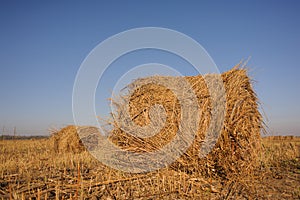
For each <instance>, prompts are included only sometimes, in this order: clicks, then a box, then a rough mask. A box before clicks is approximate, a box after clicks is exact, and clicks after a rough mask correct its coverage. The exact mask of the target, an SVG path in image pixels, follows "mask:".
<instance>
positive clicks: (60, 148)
mask: <svg viewBox="0 0 300 200" xmlns="http://www.w3.org/2000/svg"><path fill="white" fill-rule="evenodd" d="M50 140H51V142H52V145H53V150H54V151H55V152H56V153H68V152H71V153H80V152H83V151H85V147H84V145H83V143H82V141H81V140H80V138H79V136H78V134H77V128H76V126H73V125H70V126H66V127H64V128H62V129H61V130H59V131H57V132H54V133H53V134H52V136H51V138H50Z"/></svg>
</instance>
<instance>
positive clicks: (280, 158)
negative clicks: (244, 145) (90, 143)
mask: <svg viewBox="0 0 300 200" xmlns="http://www.w3.org/2000/svg"><path fill="white" fill-rule="evenodd" d="M0 151H1V154H0V199H300V160H299V159H300V137H265V138H263V140H262V150H261V152H258V154H259V156H260V163H259V166H258V167H257V168H256V169H255V172H254V173H252V174H251V175H249V176H245V177H234V176H232V177H230V178H227V179H222V178H217V177H205V176H201V175H199V174H194V173H186V172H184V171H178V170H174V169H171V168H164V169H161V170H158V171H155V172H151V173H144V174H128V173H123V172H120V171H117V170H113V169H111V168H108V167H106V166H104V165H102V164H101V163H100V162H98V161H97V160H96V159H94V158H93V157H92V156H91V155H90V154H89V153H88V152H86V151H84V152H81V153H70V152H69V153H68V152H67V153H57V152H54V151H53V150H52V148H51V145H50V143H49V139H31V140H1V141H0ZM245 167H247V166H245Z"/></svg>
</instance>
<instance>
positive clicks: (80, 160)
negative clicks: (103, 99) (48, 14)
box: [0, 68, 300, 199]
mask: <svg viewBox="0 0 300 200" xmlns="http://www.w3.org/2000/svg"><path fill="white" fill-rule="evenodd" d="M166 78H167V77H159V79H166ZM147 79H148V78H146V79H141V80H137V81H136V82H133V93H131V95H129V96H123V97H121V98H124V99H127V100H128V102H129V114H130V119H131V120H132V121H133V122H134V123H135V124H137V125H139V127H144V126H147V125H149V123H150V122H151V119H152V118H151V116H155V115H153V113H152V114H151V109H150V108H151V106H155V105H157V104H161V105H162V106H163V108H164V110H165V124H164V125H163V126H162V129H160V130H159V132H158V133H157V134H156V135H154V136H151V137H145V138H141V137H137V136H132V135H129V134H127V133H126V132H125V131H123V129H121V128H120V126H119V124H117V123H113V125H114V128H113V130H112V132H111V133H110V135H108V139H109V140H110V141H111V142H112V143H114V144H115V145H116V146H118V147H119V148H120V149H123V150H126V152H138V153H141V154H142V153H149V152H150V153H151V152H155V151H157V150H158V149H160V148H162V147H163V146H165V145H166V144H168V143H170V141H172V140H173V139H174V138H175V137H176V133H177V130H178V129H180V128H178V127H180V126H179V124H180V123H181V121H182V120H185V118H181V117H180V116H181V113H183V112H184V111H182V110H181V108H182V107H181V105H180V102H179V100H178V99H176V96H175V95H174V93H172V92H171V91H170V90H168V89H167V88H165V87H163V86H161V85H156V84H147V85H144V86H143V87H139V88H135V87H134V84H139V81H145V80H147ZM156 80H157V79H156ZM172 80H173V81H172V82H173V83H174V84H176V83H177V82H179V81H178V80H177V79H176V77H175V78H174V77H173V79H172ZM185 80H187V81H188V82H189V83H190V84H191V86H192V90H193V91H194V92H195V97H196V100H197V101H196V102H197V104H199V107H201V108H202V109H201V113H200V114H201V118H200V120H199V122H196V123H197V124H198V127H199V128H198V129H196V135H195V137H194V138H193V139H194V140H193V141H192V142H191V145H190V146H189V148H188V149H187V151H186V152H185V153H184V154H183V155H181V157H179V158H178V159H177V160H176V161H175V162H174V163H172V164H171V165H169V166H165V167H163V168H160V169H157V170H154V171H150V172H147V173H126V172H122V171H119V170H116V169H112V168H110V167H107V166H105V165H104V164H102V163H101V162H99V161H98V160H97V159H95V158H94V157H93V156H92V154H91V152H93V151H94V150H95V151H96V150H97V149H99V148H101V147H102V146H101V145H99V144H101V143H99V142H100V140H99V138H97V137H96V136H95V135H88V134H86V135H84V134H85V133H89V131H90V132H93V133H95V130H97V129H95V128H93V127H88V126H86V127H76V126H67V127H65V128H63V129H61V130H59V131H55V132H54V133H53V134H52V136H51V137H50V139H34V140H2V141H0V150H1V155H0V160H1V163H0V199H1V198H2V199H297V198H300V187H299V185H300V177H299V176H300V162H299V159H300V139H299V137H267V138H263V139H261V137H260V133H261V132H262V131H263V122H262V117H261V115H260V113H259V111H258V102H257V101H258V100H257V98H256V95H255V93H254V91H253V90H252V86H251V80H250V79H249V77H248V76H247V73H246V70H244V69H238V68H234V69H232V70H230V71H228V72H226V73H223V74H222V76H221V80H222V81H223V83H224V89H225V98H226V103H225V99H224V103H225V110H224V112H225V117H224V120H223V121H224V123H223V126H222V127H221V128H222V129H221V133H220V136H219V137H218V140H217V141H216V144H215V145H213V147H214V148H212V149H211V152H209V153H208V155H207V156H206V157H204V158H201V157H199V149H201V147H202V146H203V144H204V141H205V138H206V137H207V132H208V130H209V129H210V122H211V121H212V118H213V117H212V116H213V115H212V113H214V112H215V111H214V108H213V107H215V106H216V107H217V108H219V106H220V105H218V104H216V103H215V102H218V101H219V100H220V98H219V96H214V97H213V98H216V101H215V102H214V101H213V100H211V99H212V98H210V97H212V96H213V95H214V92H213V93H211V92H212V91H211V90H209V89H208V87H207V85H206V83H207V82H205V81H211V82H209V83H208V84H211V85H214V82H216V75H205V76H195V77H185ZM184 100H186V99H183V101H184ZM114 103H115V105H116V106H117V107H118V106H119V105H120V104H118V103H119V102H118V101H116V102H114ZM120 113H122V112H120ZM155 120H156V121H158V124H159V123H160V122H159V120H158V119H157V118H155ZM150 124H151V123H150ZM215 124H216V123H212V126H214V125H215ZM82 130H88V131H87V132H84V131H83V132H82ZM183 130H185V131H187V130H186V129H183ZM213 130H215V129H213ZM77 131H78V133H79V135H80V136H81V138H82V140H80V139H79V136H78V134H77ZM82 133H83V135H82ZM82 136H84V137H82ZM180 139H182V141H183V143H186V142H187V141H186V140H188V139H187V138H186V137H185V135H184V134H183V135H181V138H180ZM208 142H213V141H210V140H209V141H208ZM83 143H84V144H88V147H87V149H88V150H89V151H90V152H89V151H86V147H85V146H83ZM99 146H100V147H99ZM172 150H174V151H176V150H177V149H176V148H174V149H172ZM168 155H169V154H168ZM124 158H125V159H126V157H124ZM148 162H154V161H152V160H149V161H148ZM143 164H144V163H143Z"/></svg>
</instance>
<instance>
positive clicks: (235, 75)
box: [110, 67, 263, 178]
mask: <svg viewBox="0 0 300 200" xmlns="http://www.w3.org/2000/svg"><path fill="white" fill-rule="evenodd" d="M214 76H216V75H205V79H204V77H203V76H200V75H199V76H190V77H185V78H186V80H187V81H188V82H189V83H190V85H191V86H192V89H193V90H194V92H195V94H196V96H197V99H198V104H199V107H200V108H201V110H200V112H201V118H200V121H199V129H198V131H197V134H196V137H195V139H194V141H193V143H192V145H191V146H190V148H189V149H188V150H187V151H186V153H185V154H184V155H182V156H181V158H179V159H178V160H177V161H176V162H175V163H173V164H172V166H171V167H172V168H174V169H176V170H183V171H186V172H189V173H193V172H197V173H201V174H203V175H207V176H215V175H217V176H220V177H223V178H226V177H228V176H231V175H233V176H235V175H237V174H248V173H250V172H251V171H252V170H253V169H254V167H255V166H256V165H257V164H258V155H259V150H260V140H261V139H260V132H261V129H262V124H263V122H262V116H261V114H260V113H259V111H258V102H257V101H258V99H257V97H256V94H255V93H254V91H253V89H252V86H251V81H250V79H249V77H248V76H247V71H246V70H245V69H237V67H235V68H234V69H232V70H230V71H228V72H225V73H223V74H222V75H221V77H222V80H223V83H224V87H225V88H224V89H225V92H226V114H225V119H224V124H223V129H222V131H221V134H220V137H219V138H218V141H217V143H216V145H215V146H214V148H213V150H212V151H211V152H210V153H209V154H208V155H207V156H206V157H204V158H200V157H199V156H198V155H199V149H200V147H201V144H202V143H203V140H204V139H205V136H206V132H207V129H208V127H209V124H210V120H211V110H212V108H211V100H210V94H209V91H208V88H207V85H206V82H205V80H206V79H207V78H210V79H212V80H213V79H214ZM149 78H151V77H149ZM136 81H139V80H136ZM123 98H129V113H130V116H131V119H132V120H133V122H134V123H135V124H136V125H139V126H146V125H148V124H149V123H150V117H149V111H150V108H151V107H152V106H154V105H156V104H160V105H162V106H163V107H164V109H165V111H166V121H165V124H164V126H163V128H162V129H161V130H160V131H159V133H157V134H156V135H154V136H152V137H148V138H139V137H136V136H133V135H130V134H127V133H125V132H124V131H123V130H121V129H120V128H119V127H118V125H117V124H115V128H114V129H113V131H112V132H111V134H110V140H111V141H112V142H113V143H114V144H115V145H117V146H119V147H120V148H122V149H124V150H127V151H134V152H151V151H155V150H158V149H160V148H162V147H163V146H164V145H166V144H168V143H169V142H170V141H171V140H172V138H174V136H175V135H176V133H177V130H178V124H179V123H180V119H181V118H180V116H181V107H180V104H179V102H178V99H177V98H176V96H175V95H174V94H173V92H172V91H171V90H170V89H168V88H166V87H164V86H161V85H156V84H147V85H144V86H142V87H140V88H138V89H135V91H133V92H132V91H131V95H130V96H127V97H123ZM115 103H116V104H118V102H115Z"/></svg>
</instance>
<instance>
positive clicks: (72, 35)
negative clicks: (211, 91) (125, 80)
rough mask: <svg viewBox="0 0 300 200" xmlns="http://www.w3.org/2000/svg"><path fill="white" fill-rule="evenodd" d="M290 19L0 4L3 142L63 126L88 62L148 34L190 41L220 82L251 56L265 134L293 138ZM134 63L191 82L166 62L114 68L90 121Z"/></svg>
mask: <svg viewBox="0 0 300 200" xmlns="http://www.w3.org/2000/svg"><path fill="white" fill-rule="evenodd" d="M299 10H300V2H299V1H296V0H295V1H291V0H287V1H226V2H225V1H126V2H125V1H47V2H46V1H44V2H40V1H26V2H25V1H1V6H0V30H1V31H0V91H1V98H0V128H1V129H2V127H3V126H5V128H6V130H7V132H10V131H11V130H12V127H14V126H16V127H17V131H18V134H33V135H36V134H47V133H48V132H47V130H48V129H49V128H51V127H57V128H58V127H61V126H63V125H66V124H72V123H73V118H72V89H73V84H74V81H75V77H76V73H77V70H78V69H79V67H80V65H81V63H82V62H83V60H84V59H85V57H86V56H87V55H88V54H89V52H90V51H91V50H92V49H93V48H94V47H96V46H97V45H98V44H99V43H100V42H102V41H104V40H105V39H107V38H108V37H110V36H112V35H114V34H117V33H119V32H122V31H126V30H128V29H132V28H138V27H148V26H151V27H164V28H169V29H173V30H177V31H179V32H182V33H184V34H186V35H188V36H190V37H192V38H193V39H195V40H196V41H197V42H199V43H200V44H201V45H202V46H203V47H204V48H205V49H206V50H207V52H208V53H209V54H210V56H211V57H212V58H213V59H214V61H215V62H216V64H217V66H218V67H219V69H220V71H221V72H224V71H227V70H229V69H230V68H231V67H233V66H234V65H235V64H237V63H238V62H239V61H240V60H241V59H247V58H248V57H249V56H251V60H250V62H249V63H248V67H249V68H250V72H249V74H250V76H251V77H252V78H253V79H254V80H255V83H254V88H255V90H256V91H257V94H258V96H259V98H260V102H261V104H262V108H263V109H264V112H265V114H266V121H267V124H268V125H269V129H268V130H269V132H270V133H271V134H294V135H300V106H299V104H298V102H300V94H299V85H300V79H299V78H298V76H299V74H300V66H299V57H300V50H299V47H300V39H299V35H300V13H299ZM122 62H123V63H122ZM144 62H161V63H166V64H169V65H170V66H171V65H172V66H173V67H175V68H177V69H179V70H180V72H181V73H182V74H184V75H195V72H194V71H193V70H190V69H189V68H188V67H187V66H186V65H185V64H184V63H183V62H182V61H180V60H178V59H177V60H176V58H174V60H173V57H172V56H169V55H168V54H166V53H165V54H162V55H161V54H159V52H157V51H152V52H151V51H150V52H147V51H142V52H137V53H136V54H135V55H128V57H127V59H126V58H120V59H119V60H118V62H116V64H114V66H112V67H111V68H110V71H109V72H108V73H107V76H106V77H105V78H104V80H103V81H104V82H105V87H103V88H99V91H97V95H96V98H97V99H99V104H98V105H96V109H97V110H98V111H99V113H101V112H102V110H105V108H106V107H107V102H106V101H105V99H106V98H107V97H108V96H109V94H110V92H111V90H112V89H113V87H114V84H115V82H114V81H115V80H117V78H118V77H119V76H121V75H122V74H120V72H122V70H121V66H127V67H129V66H130V65H136V64H142V63H144ZM181 64H182V67H181ZM123 70H124V69H123ZM96 101H97V100H96Z"/></svg>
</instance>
